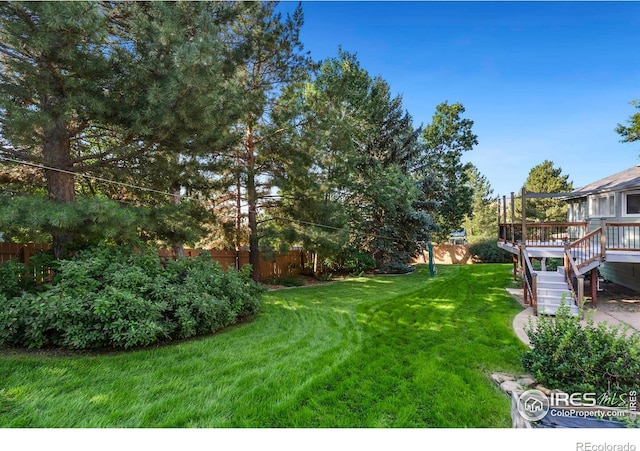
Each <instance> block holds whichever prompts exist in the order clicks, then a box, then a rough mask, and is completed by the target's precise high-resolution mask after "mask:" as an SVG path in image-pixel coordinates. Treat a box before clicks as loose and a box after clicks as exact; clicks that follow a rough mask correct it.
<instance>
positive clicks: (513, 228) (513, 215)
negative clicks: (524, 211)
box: [504, 191, 516, 243]
mask: <svg viewBox="0 0 640 451" xmlns="http://www.w3.org/2000/svg"><path fill="white" fill-rule="evenodd" d="M515 203H516V196H515V194H514V192H513V191H511V240H512V242H513V243H515V242H516V209H515V208H514V207H515ZM505 210H506V205H505ZM504 221H505V222H507V212H506V211H505V213H504Z"/></svg>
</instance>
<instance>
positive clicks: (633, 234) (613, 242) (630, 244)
mask: <svg viewBox="0 0 640 451" xmlns="http://www.w3.org/2000/svg"><path fill="white" fill-rule="evenodd" d="M605 246H606V248H607V249H610V250H615V251H639V250H640V224H629V223H625V222H608V223H607V233H606V239H605Z"/></svg>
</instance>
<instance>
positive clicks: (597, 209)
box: [589, 194, 616, 218]
mask: <svg viewBox="0 0 640 451" xmlns="http://www.w3.org/2000/svg"><path fill="white" fill-rule="evenodd" d="M615 200H616V197H615V194H607V195H604V196H591V199H590V202H589V204H590V205H589V207H590V208H589V216H591V217H593V218H602V217H607V216H615V215H616V202H615Z"/></svg>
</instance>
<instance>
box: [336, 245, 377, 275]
mask: <svg viewBox="0 0 640 451" xmlns="http://www.w3.org/2000/svg"><path fill="white" fill-rule="evenodd" d="M323 266H324V267H325V268H327V269H329V271H332V272H338V273H344V274H362V273H365V272H367V271H371V270H373V269H375V267H376V261H375V260H374V259H373V257H372V256H371V255H369V254H366V253H364V252H360V251H359V250H357V249H353V248H346V249H343V250H342V251H340V253H339V254H337V255H335V256H333V257H328V258H326V259H325V260H324V262H323Z"/></svg>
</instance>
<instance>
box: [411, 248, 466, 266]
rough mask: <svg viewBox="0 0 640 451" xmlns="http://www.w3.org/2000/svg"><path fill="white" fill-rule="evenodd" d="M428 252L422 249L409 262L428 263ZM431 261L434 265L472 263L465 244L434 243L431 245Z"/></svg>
mask: <svg viewBox="0 0 640 451" xmlns="http://www.w3.org/2000/svg"><path fill="white" fill-rule="evenodd" d="M428 262H429V252H428V251H427V250H424V251H422V255H420V254H418V255H417V256H416V257H415V258H414V259H413V260H412V261H411V263H428ZM433 262H434V263H435V264H436V265H467V264H470V263H473V260H472V259H471V254H470V253H469V246H468V245H466V244H436V245H434V246H433Z"/></svg>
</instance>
